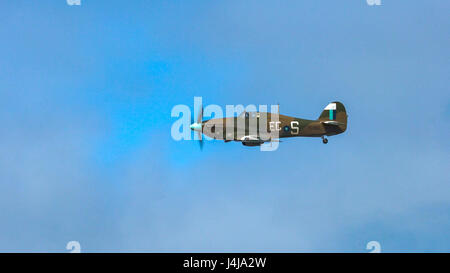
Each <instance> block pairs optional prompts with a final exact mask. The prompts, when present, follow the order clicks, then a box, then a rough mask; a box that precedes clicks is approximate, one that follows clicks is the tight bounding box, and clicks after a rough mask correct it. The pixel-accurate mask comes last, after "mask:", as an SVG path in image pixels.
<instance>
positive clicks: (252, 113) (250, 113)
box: [239, 111, 259, 118]
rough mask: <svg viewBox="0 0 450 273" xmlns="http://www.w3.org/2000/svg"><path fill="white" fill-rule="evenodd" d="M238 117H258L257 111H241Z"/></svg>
mask: <svg viewBox="0 0 450 273" xmlns="http://www.w3.org/2000/svg"><path fill="white" fill-rule="evenodd" d="M239 117H246V118H259V112H246V111H244V112H242V113H241V114H240V115H239Z"/></svg>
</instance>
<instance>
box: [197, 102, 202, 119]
mask: <svg viewBox="0 0 450 273" xmlns="http://www.w3.org/2000/svg"><path fill="white" fill-rule="evenodd" d="M202 120H203V105H202V107H201V108H200V110H199V111H198V115H197V123H202Z"/></svg>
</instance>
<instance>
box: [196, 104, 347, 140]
mask: <svg viewBox="0 0 450 273" xmlns="http://www.w3.org/2000/svg"><path fill="white" fill-rule="evenodd" d="M347 117H348V116H347V112H346V110H345V107H344V105H343V104H342V103H341V102H338V101H334V102H331V103H329V104H328V105H327V106H326V107H325V108H324V109H323V111H322V113H321V114H320V116H319V118H318V119H316V120H309V119H302V118H296V117H290V116H286V115H280V114H279V111H278V113H270V112H246V111H244V112H243V113H241V114H240V115H239V116H237V117H228V118H214V119H210V120H204V121H203V120H202V119H203V107H202V108H201V109H200V112H199V114H198V115H197V122H195V123H193V122H191V123H192V124H191V125H190V129H191V130H193V131H196V132H197V135H198V139H199V141H200V148H202V147H203V138H202V134H204V135H206V136H208V137H210V138H212V139H218V140H224V141H225V142H230V141H238V142H241V143H242V144H243V145H244V146H260V145H261V144H263V143H264V142H271V141H277V142H279V141H280V139H281V138H288V137H320V138H322V142H323V143H324V144H327V143H328V138H327V137H328V136H334V135H338V134H342V133H343V132H345V131H346V129H347ZM264 123H265V124H264ZM260 128H261V130H260Z"/></svg>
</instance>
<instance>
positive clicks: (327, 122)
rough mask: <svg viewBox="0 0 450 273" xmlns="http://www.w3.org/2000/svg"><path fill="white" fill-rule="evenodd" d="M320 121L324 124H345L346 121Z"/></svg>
mask: <svg viewBox="0 0 450 273" xmlns="http://www.w3.org/2000/svg"><path fill="white" fill-rule="evenodd" d="M320 123H323V124H326V125H334V126H339V125H345V123H342V122H337V121H334V120H327V121H321V122H320Z"/></svg>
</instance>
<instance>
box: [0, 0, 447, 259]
mask: <svg viewBox="0 0 450 273" xmlns="http://www.w3.org/2000/svg"><path fill="white" fill-rule="evenodd" d="M449 8H450V4H449V3H448V2H447V1H438V0H432V1H411V0H408V1H407V0H403V1H399V0H396V1H392V0H382V5H381V6H369V5H367V4H366V1H364V0H354V1H281V2H280V1H265V0H263V1H261V0H258V1H256V0H251V1H175V0H174V1H143V0H141V1H138V0H137V1H93V0H82V5H81V6H68V5H67V4H66V1H65V0H58V1H55V0H52V1H24V0H17V1H2V2H1V3H0V37H1V41H2V42H1V43H0V123H1V125H2V126H1V128H2V129H1V130H0V150H1V151H2V152H1V153H0V221H1V225H0V251H36V252H66V249H65V246H66V244H67V242H69V241H72V240H76V241H79V242H80V244H81V247H82V251H85V252H96V251H120V252H126V251H149V252H171V251H177V252H178V251H184V252H186V251H201V252H205V251H215V252H222V251H231V252H247V251H257V252H259V251H275V252H310V251H313V252H367V250H366V249H365V247H366V244H367V242H369V241H373V240H375V241H379V242H380V244H381V247H382V251H385V252H399V251H406V252H430V251H433V252H434V251H438V252H442V251H445V252H448V251H450V234H449V230H450V216H449V215H450V185H449V181H450V175H449V173H448V162H449V151H450V146H449V144H448V141H447V140H448V139H447V138H448V137H449V133H450V130H449V128H450V124H449V119H448V118H449V115H450V97H449V92H448V88H449V77H448V75H449V72H450V63H449V60H450V54H449V48H450V40H449V35H448V30H449V29H450V20H449V19H448V10H449ZM194 96H202V97H203V102H204V103H205V104H218V105H221V106H225V105H226V104H244V105H247V104H256V105H258V104H276V103H280V111H281V113H283V114H287V115H292V116H297V117H303V118H310V119H314V118H317V117H318V116H319V114H320V112H321V111H322V109H323V108H324V107H325V106H326V105H327V104H328V103H329V102H330V101H334V100H339V101H342V102H343V103H344V104H345V106H346V108H347V112H348V114H349V125H348V130H347V132H345V133H344V134H342V135H339V136H335V137H331V138H330V139H329V143H328V144H327V145H323V144H322V143H321V141H320V139H310V138H302V139H291V140H287V141H285V142H283V143H281V145H280V148H279V149H278V150H277V151H275V152H260V151H259V149H258V148H250V147H244V146H242V145H241V144H239V143H223V142H220V141H217V142H207V143H205V147H204V149H203V151H202V152H200V151H199V149H198V145H197V143H194V142H192V141H181V142H176V141H174V140H173V139H172V138H171V136H170V127H171V125H172V123H173V122H174V121H175V119H174V118H172V117H171V115H170V113H171V109H172V107H173V106H175V105H177V104H187V105H189V106H191V107H193V97H194Z"/></svg>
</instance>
